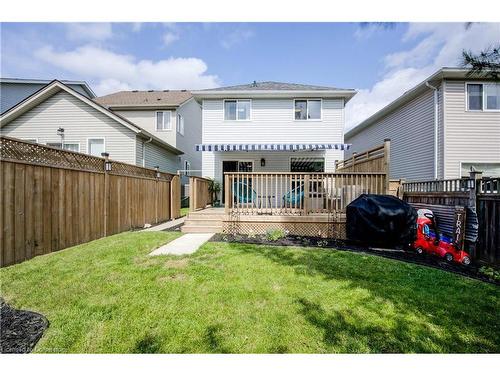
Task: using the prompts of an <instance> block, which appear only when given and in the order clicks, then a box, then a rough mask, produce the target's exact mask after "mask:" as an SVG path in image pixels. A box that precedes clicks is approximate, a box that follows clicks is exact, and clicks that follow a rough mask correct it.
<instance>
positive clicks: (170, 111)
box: [155, 109, 172, 132]
mask: <svg viewBox="0 0 500 375" xmlns="http://www.w3.org/2000/svg"><path fill="white" fill-rule="evenodd" d="M167 112H168V118H169V121H168V124H169V127H168V128H165V113H167ZM158 113H163V117H162V119H163V123H162V128H161V129H158ZM155 130H156V131H157V132H168V131H172V110H170V109H168V110H165V111H155Z"/></svg>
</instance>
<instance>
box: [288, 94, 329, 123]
mask: <svg viewBox="0 0 500 375" xmlns="http://www.w3.org/2000/svg"><path fill="white" fill-rule="evenodd" d="M318 100H319V102H320V104H319V105H320V108H319V118H311V119H310V118H307V117H309V102H312V101H318ZM296 101H305V102H306V119H305V120H300V119H299V120H298V119H296V118H295V102H296ZM292 110H293V112H292V116H293V121H296V122H322V121H323V99H322V98H295V99H293V108H292Z"/></svg>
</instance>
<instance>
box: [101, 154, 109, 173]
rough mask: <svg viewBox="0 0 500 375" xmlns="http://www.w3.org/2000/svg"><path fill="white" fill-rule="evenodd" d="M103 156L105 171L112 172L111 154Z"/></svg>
mask: <svg viewBox="0 0 500 375" xmlns="http://www.w3.org/2000/svg"><path fill="white" fill-rule="evenodd" d="M101 156H102V157H103V158H104V170H105V171H106V172H111V162H110V161H109V153H107V152H103V153H101Z"/></svg>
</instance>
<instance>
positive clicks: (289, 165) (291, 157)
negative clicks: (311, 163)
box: [288, 155, 326, 173]
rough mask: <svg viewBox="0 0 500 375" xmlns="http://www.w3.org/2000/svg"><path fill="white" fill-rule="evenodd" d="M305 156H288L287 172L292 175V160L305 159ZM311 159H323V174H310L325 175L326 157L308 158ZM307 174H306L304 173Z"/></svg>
mask: <svg viewBox="0 0 500 375" xmlns="http://www.w3.org/2000/svg"><path fill="white" fill-rule="evenodd" d="M305 158H307V156H296V155H294V156H290V157H289V158H288V172H289V173H292V159H305ZM309 158H311V159H323V172H311V173H326V157H325V156H321V155H320V156H310V157H309ZM304 173H308V172H304Z"/></svg>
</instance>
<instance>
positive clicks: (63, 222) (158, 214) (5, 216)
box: [0, 137, 180, 266]
mask: <svg viewBox="0 0 500 375" xmlns="http://www.w3.org/2000/svg"><path fill="white" fill-rule="evenodd" d="M0 157H1V161H0V165H1V171H0V172H1V179H2V186H1V197H0V201H1V207H2V209H1V214H0V221H1V225H0V227H1V228H2V230H1V231H0V235H1V238H0V257H1V258H0V265H1V266H6V265H10V264H15V263H19V262H22V261H24V260H27V259H30V258H33V257H34V256H37V255H42V254H47V253H50V252H53V251H57V250H60V249H64V248H66V247H69V246H74V245H77V244H80V243H84V242H88V241H91V240H94V239H97V238H100V237H104V236H108V235H112V234H115V233H119V232H122V231H126V230H129V229H133V228H139V227H143V226H144V225H145V224H155V223H159V222H162V221H166V220H169V219H170V218H172V217H178V216H180V212H179V204H171V202H172V201H175V202H176V200H179V203H180V194H178V192H179V191H180V186H177V185H179V184H180V182H179V179H178V178H177V180H176V179H175V176H174V175H172V174H168V173H163V172H159V171H158V170H154V169H148V168H141V167H137V166H135V165H130V164H126V163H122V162H118V161H114V160H110V159H107V158H106V159H105V158H99V157H94V156H90V155H86V154H81V153H77V152H72V151H66V150H60V149H57V148H54V147H49V146H42V145H38V144H34V143H30V142H24V141H20V140H16V139H13V138H8V137H0Z"/></svg>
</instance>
